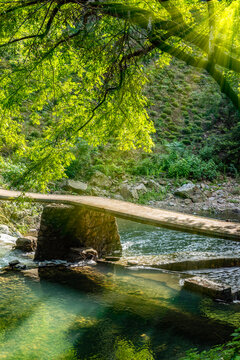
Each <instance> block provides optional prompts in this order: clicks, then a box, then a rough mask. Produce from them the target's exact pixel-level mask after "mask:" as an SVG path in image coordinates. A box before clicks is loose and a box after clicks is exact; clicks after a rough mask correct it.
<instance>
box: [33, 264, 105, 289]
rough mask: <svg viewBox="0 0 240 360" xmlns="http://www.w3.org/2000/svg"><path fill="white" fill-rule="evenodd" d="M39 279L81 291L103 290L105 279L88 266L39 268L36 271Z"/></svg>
mask: <svg viewBox="0 0 240 360" xmlns="http://www.w3.org/2000/svg"><path fill="white" fill-rule="evenodd" d="M38 275H39V277H40V279H46V280H50V281H54V282H55V281H56V282H60V283H64V284H66V285H69V286H71V287H73V288H76V289H79V290H82V291H90V292H92V291H99V290H103V289H104V286H105V282H106V278H105V276H104V275H103V274H101V273H100V272H99V271H97V270H96V269H94V268H92V267H90V266H79V267H65V266H55V267H54V266H53V267H41V268H39V269H38Z"/></svg>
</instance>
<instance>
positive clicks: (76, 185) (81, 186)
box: [66, 179, 88, 194]
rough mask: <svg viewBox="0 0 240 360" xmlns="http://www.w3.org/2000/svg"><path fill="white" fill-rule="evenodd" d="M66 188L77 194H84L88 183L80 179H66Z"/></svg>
mask: <svg viewBox="0 0 240 360" xmlns="http://www.w3.org/2000/svg"><path fill="white" fill-rule="evenodd" d="M66 188H67V189H68V190H71V191H74V192H75V193H77V194H84V193H85V192H86V191H87V188H88V185H87V184H86V183H84V182H82V181H75V180H69V179H68V180H67V183H66Z"/></svg>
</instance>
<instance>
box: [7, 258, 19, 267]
mask: <svg viewBox="0 0 240 360" xmlns="http://www.w3.org/2000/svg"><path fill="white" fill-rule="evenodd" d="M18 264H20V261H19V260H17V259H15V260H12V261H9V263H8V265H9V266H11V267H14V266H16V265H18Z"/></svg>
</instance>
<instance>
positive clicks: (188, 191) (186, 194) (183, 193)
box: [174, 182, 196, 199]
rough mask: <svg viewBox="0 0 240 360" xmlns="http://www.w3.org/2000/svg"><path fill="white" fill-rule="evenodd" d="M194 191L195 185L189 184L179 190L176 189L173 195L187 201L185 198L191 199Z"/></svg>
mask: <svg viewBox="0 0 240 360" xmlns="http://www.w3.org/2000/svg"><path fill="white" fill-rule="evenodd" d="M195 190H196V185H194V184H193V183H191V182H189V183H187V184H184V185H183V186H181V187H180V188H178V189H177V190H176V191H175V192H174V195H176V196H179V197H181V198H184V199H187V198H189V199H192V197H193V195H194V192H195Z"/></svg>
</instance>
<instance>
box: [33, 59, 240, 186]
mask: <svg viewBox="0 0 240 360" xmlns="http://www.w3.org/2000/svg"><path fill="white" fill-rule="evenodd" d="M148 70H150V76H149V83H148V85H147V86H146V87H145V96H146V97H147V99H148V108H147V110H148V113H149V116H150V118H151V119H152V120H153V121H154V125H155V128H156V133H155V134H154V135H153V138H154V143H155V147H154V148H153V151H152V153H150V154H149V153H144V152H143V151H140V150H138V151H128V152H120V151H119V150H116V147H115V145H114V143H113V144H109V145H108V146H105V147H103V146H98V147H97V148H92V147H89V146H88V145H87V143H86V142H84V141H81V140H79V144H78V146H77V147H76V148H75V149H74V152H75V154H76V160H74V161H73V162H72V163H71V164H70V166H69V167H68V169H67V171H66V174H67V176H68V177H69V178H76V179H82V180H89V178H90V177H91V176H92V175H93V174H94V172H95V171H96V170H99V171H101V172H103V173H104V174H106V175H108V176H111V177H112V178H118V179H119V180H120V179H121V178H122V177H123V176H124V175H128V176H132V177H134V176H153V177H156V178H157V177H163V176H166V177H169V178H185V179H194V180H202V179H207V180H214V179H215V178H216V177H217V176H218V175H219V174H225V175H226V174H227V175H231V176H237V174H238V172H239V166H240V157H239V153H240V122H239V121H240V118H239V112H238V111H237V110H236V109H235V107H234V106H233V105H232V103H231V102H230V101H229V100H228V99H227V98H226V96H225V95H223V94H222V93H221V92H220V90H219V87H218V85H217V84H216V83H215V82H214V80H212V79H211V78H210V77H209V76H208V75H207V74H206V73H205V72H204V71H202V72H200V71H197V70H196V69H194V68H191V67H189V66H186V65H184V63H182V62H180V61H176V60H175V61H173V62H172V63H171V65H170V66H169V67H166V68H164V69H162V70H159V69H158V68H157V67H156V66H155V65H152V66H151V65H150V66H149V68H148ZM34 134H35V133H34Z"/></svg>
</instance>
